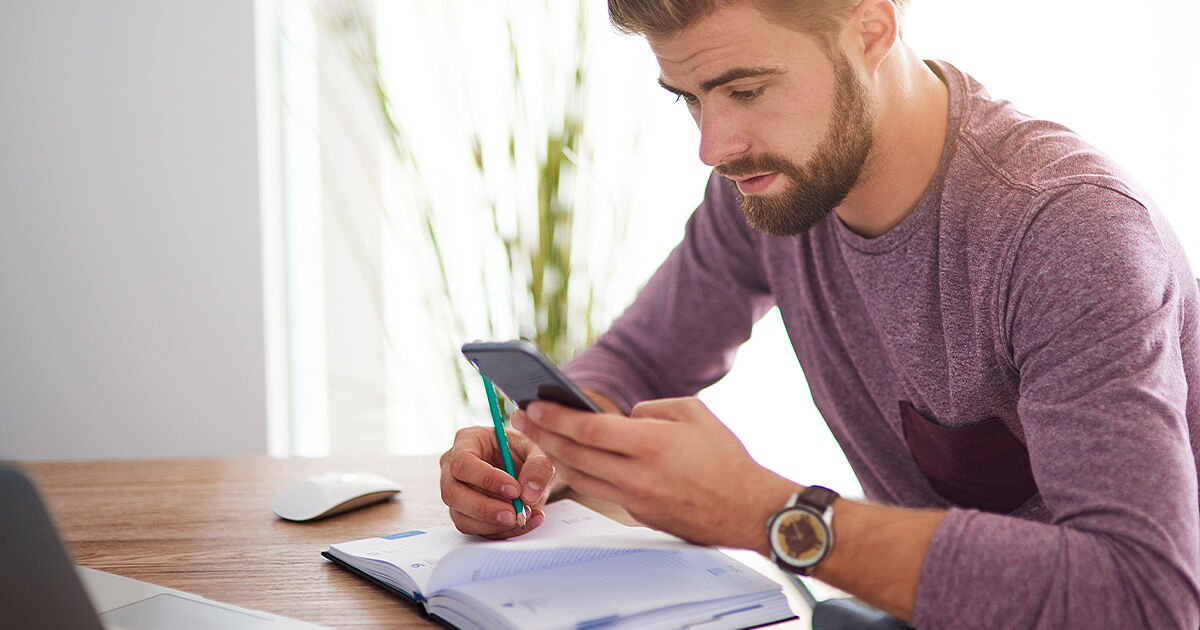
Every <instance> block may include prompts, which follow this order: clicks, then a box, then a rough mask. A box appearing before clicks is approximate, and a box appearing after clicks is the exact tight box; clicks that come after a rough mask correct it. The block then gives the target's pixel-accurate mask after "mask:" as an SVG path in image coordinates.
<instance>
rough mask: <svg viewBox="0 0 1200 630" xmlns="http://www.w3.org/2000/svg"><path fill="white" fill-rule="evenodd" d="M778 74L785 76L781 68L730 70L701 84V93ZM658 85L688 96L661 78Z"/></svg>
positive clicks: (671, 91)
mask: <svg viewBox="0 0 1200 630" xmlns="http://www.w3.org/2000/svg"><path fill="white" fill-rule="evenodd" d="M777 74H783V70H780V69H779V68H730V69H729V70H726V71H725V72H723V73H721V74H719V75H717V76H716V77H713V78H712V79H709V80H707V81H705V82H703V83H701V84H700V92H701V93H708V92H711V91H712V90H713V89H715V88H718V87H720V86H722V85H725V84H726V83H730V82H733V81H737V80H738V79H745V78H747V77H765V76H772V75H777ZM658 84H659V85H661V86H662V88H663V89H664V90H666V91H668V92H670V93H672V94H676V95H679V96H684V95H687V94H688V93H687V92H685V91H683V90H681V89H679V88H677V87H674V86H672V85H670V84H669V83H667V82H666V81H663V80H662V79H661V78H660V79H659V80H658Z"/></svg>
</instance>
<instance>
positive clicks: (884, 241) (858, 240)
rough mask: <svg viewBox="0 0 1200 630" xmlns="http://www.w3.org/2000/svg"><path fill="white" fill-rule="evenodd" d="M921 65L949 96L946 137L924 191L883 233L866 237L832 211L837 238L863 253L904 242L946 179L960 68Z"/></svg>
mask: <svg viewBox="0 0 1200 630" xmlns="http://www.w3.org/2000/svg"><path fill="white" fill-rule="evenodd" d="M925 65H927V66H929V69H930V70H933V72H934V74H936V75H937V76H938V78H940V79H941V80H942V81H943V82H944V83H945V84H946V89H947V91H948V93H949V97H950V106H949V110H950V111H949V116H948V117H947V121H946V141H945V143H944V144H943V145H942V156H941V159H939V161H938V167H937V171H935V173H934V176H933V180H932V181H931V182H930V183H929V187H928V188H926V189H925V194H923V195H922V196H921V200H920V201H918V202H917V206H916V207H915V208H913V211H912V212H910V213H909V215H908V216H907V217H905V218H904V220H903V221H901V222H900V223H899V224H898V225H897V226H896V227H894V228H892V229H891V230H888V231H887V232H886V233H884V234H881V235H879V236H876V237H875V238H867V237H865V236H861V235H859V234H856V233H855V232H854V231H853V230H851V229H850V228H848V227H846V224H845V223H843V222H842V220H841V218H839V217H838V216H837V213H836V212H835V213H833V216H832V217H831V218H832V219H833V224H834V230H835V232H836V233H837V235H838V239H839V240H840V241H841V242H842V243H843V244H845V245H847V246H848V247H850V248H852V249H854V250H855V251H857V252H861V253H863V254H886V253H888V252H891V251H894V250H895V249H896V248H898V247H900V246H901V245H904V244H905V243H907V242H908V240H909V239H911V238H912V237H913V235H914V234H916V233H917V232H918V231H920V229H921V228H922V227H924V226H925V225H926V224H927V223H928V222H929V221H931V220H932V219H933V218H934V217H935V214H934V213H935V211H936V210H937V208H938V207H939V206H940V205H941V200H942V188H943V186H944V184H945V181H946V171H947V170H948V168H949V165H950V157H951V156H952V155H953V154H954V148H955V145H956V144H957V143H958V131H959V124H960V121H961V120H962V113H963V112H964V111H965V110H966V89H965V86H964V85H963V77H962V73H961V71H959V70H958V69H957V68H955V67H954V66H952V65H950V64H949V63H946V62H944V61H938V60H926V61H925Z"/></svg>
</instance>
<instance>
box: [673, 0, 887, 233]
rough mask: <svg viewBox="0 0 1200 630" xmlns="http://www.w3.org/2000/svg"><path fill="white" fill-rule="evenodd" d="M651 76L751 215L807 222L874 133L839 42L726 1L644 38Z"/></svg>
mask: <svg viewBox="0 0 1200 630" xmlns="http://www.w3.org/2000/svg"><path fill="white" fill-rule="evenodd" d="M650 46H651V48H652V49H653V50H654V53H655V55H656V56H657V57H658V62H659V67H660V69H661V74H660V82H661V83H662V84H663V87H665V88H666V89H668V90H670V91H672V92H674V93H676V94H678V95H679V96H680V98H681V99H683V100H684V101H685V102H686V103H687V106H688V110H689V112H690V113H691V114H692V117H693V118H694V119H695V121H696V124H697V126H699V128H700V159H701V160H703V161H704V163H705V164H708V165H710V166H713V167H715V169H716V171H717V173H718V174H719V175H721V176H723V177H725V178H727V179H729V180H730V181H732V182H734V183H735V184H736V185H737V188H738V191H739V192H740V193H741V202H742V209H743V210H744V211H745V213H746V218H747V220H748V221H749V222H750V224H751V225H752V226H753V227H755V228H756V229H758V230H761V231H763V232H765V233H767V234H770V235H773V236H791V235H795V234H800V233H803V232H806V231H808V230H809V229H811V228H812V227H813V226H814V225H816V224H817V223H819V222H820V221H821V220H823V219H825V218H826V217H827V216H829V214H830V213H831V212H833V210H834V209H835V208H837V206H838V205H839V204H841V202H842V200H843V199H845V197H846V195H847V194H848V193H849V192H850V191H851V189H852V188H853V187H854V185H855V182H857V181H858V179H859V176H860V175H861V173H862V171H863V166H864V164H865V162H866V160H867V157H868V155H869V154H870V150H871V144H872V141H873V137H874V131H873V130H874V126H873V120H872V117H871V115H870V109H869V107H868V96H867V93H866V90H865V88H864V87H863V85H862V83H861V81H859V79H858V77H857V75H856V74H855V73H854V69H853V68H852V67H851V64H850V61H849V59H848V58H847V57H846V56H845V54H844V53H842V52H841V51H840V50H837V51H835V52H834V54H833V59H830V58H829V56H827V55H826V54H825V53H824V52H823V51H822V49H821V48H820V47H819V46H818V44H817V43H816V41H815V40H813V39H812V38H811V37H810V36H808V35H806V34H803V33H800V32H797V31H795V30H792V29H789V28H786V27H784V26H781V25H778V24H775V23H772V22H770V21H768V20H767V19H766V18H765V17H763V15H762V14H761V13H759V12H758V11H757V10H755V9H752V8H749V7H731V8H728V9H724V10H721V11H719V12H718V13H716V14H714V15H711V16H709V17H707V18H705V19H703V20H701V21H700V22H698V23H697V24H695V25H693V26H692V27H691V28H689V29H688V30H686V31H683V32H680V33H677V34H675V35H673V36H671V37H669V38H664V39H652V40H651V41H650Z"/></svg>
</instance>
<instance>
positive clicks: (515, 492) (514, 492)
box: [500, 483, 521, 499]
mask: <svg viewBox="0 0 1200 630" xmlns="http://www.w3.org/2000/svg"><path fill="white" fill-rule="evenodd" d="M500 494H503V495H504V496H506V497H508V498H510V499H515V498H517V497H519V496H521V491H520V490H519V489H518V488H517V487H516V486H514V485H512V484H511V483H506V484H504V485H503V486H500Z"/></svg>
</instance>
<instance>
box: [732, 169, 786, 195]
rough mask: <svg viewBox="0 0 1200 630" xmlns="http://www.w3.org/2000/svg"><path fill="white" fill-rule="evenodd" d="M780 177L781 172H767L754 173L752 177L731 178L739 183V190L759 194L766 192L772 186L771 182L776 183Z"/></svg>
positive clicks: (744, 193)
mask: <svg viewBox="0 0 1200 630" xmlns="http://www.w3.org/2000/svg"><path fill="white" fill-rule="evenodd" d="M778 177H779V173H766V174H763V175H754V176H751V177H733V178H730V179H732V180H733V182H734V183H735V184H737V187H738V190H739V191H741V193H742V194H743V195H759V194H762V193H764V192H766V190H767V189H768V188H770V187H771V184H773V183H775V180H776V179H777V178H778Z"/></svg>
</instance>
